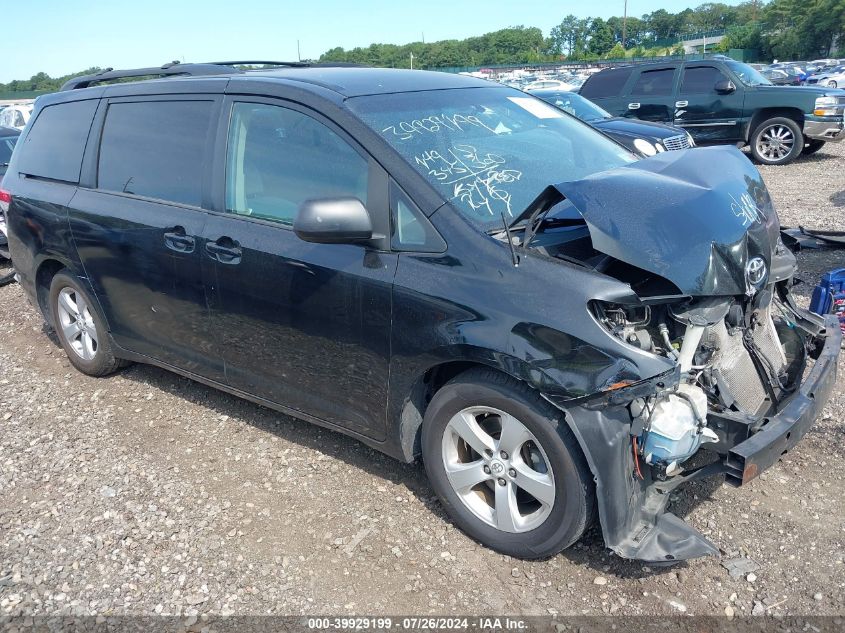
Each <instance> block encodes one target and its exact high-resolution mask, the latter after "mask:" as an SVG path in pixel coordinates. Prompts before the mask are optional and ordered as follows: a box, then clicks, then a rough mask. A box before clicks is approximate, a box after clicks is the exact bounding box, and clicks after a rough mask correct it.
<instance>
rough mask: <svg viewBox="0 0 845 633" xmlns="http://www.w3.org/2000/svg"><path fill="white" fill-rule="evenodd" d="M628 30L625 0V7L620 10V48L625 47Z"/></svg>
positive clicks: (626, 3) (626, 2)
mask: <svg viewBox="0 0 845 633" xmlns="http://www.w3.org/2000/svg"><path fill="white" fill-rule="evenodd" d="M627 31H628V0H625V8H624V9H623V10H622V48H625V39H626V37H625V36H626V35H627Z"/></svg>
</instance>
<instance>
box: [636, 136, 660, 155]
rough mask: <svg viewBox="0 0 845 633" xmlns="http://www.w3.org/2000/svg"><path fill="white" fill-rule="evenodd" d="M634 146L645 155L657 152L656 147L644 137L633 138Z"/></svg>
mask: <svg viewBox="0 0 845 633" xmlns="http://www.w3.org/2000/svg"><path fill="white" fill-rule="evenodd" d="M634 147H636V148H637V150H638V151H639V152H641V153H643V154H645V155H646V156H654V155H655V154H656V153H657V148H656V147H655V146H654V145H652V144H651V143H649V142H648V141H647V140H645V139H644V138H636V139H634Z"/></svg>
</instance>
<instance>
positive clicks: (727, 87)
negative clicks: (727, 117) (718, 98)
mask: <svg viewBox="0 0 845 633" xmlns="http://www.w3.org/2000/svg"><path fill="white" fill-rule="evenodd" d="M713 89H714V90H715V91H716V92H718V93H719V94H720V95H728V94H730V93H732V92H734V91H735V90H736V84H734V82H732V81H731V80H730V79H720V80H719V81H717V82H716V85H715V86H713Z"/></svg>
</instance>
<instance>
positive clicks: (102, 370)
mask: <svg viewBox="0 0 845 633" xmlns="http://www.w3.org/2000/svg"><path fill="white" fill-rule="evenodd" d="M50 311H51V315H52V317H53V327H54V328H55V330H56V335H57V336H58V337H59V341H60V342H61V344H62V347H63V348H64V350H65V353H66V354H67V357H68V360H69V361H70V362H71V364H72V365H73V366H74V367H76V368H77V369H78V370H79V371H81V372H82V373H84V374H88V375H89V376H106V375H108V374H110V373H112V372H114V371H115V370H117V369H119V368H120V367H122V366H124V365H125V361H122V360H121V359H119V358H115V356H114V348H113V347H112V343H111V340H110V339H109V335H108V331H107V329H106V326H105V321H104V320H103V317H102V315H101V314H100V312H99V310H98V309H97V307H96V304H95V303H94V302H93V301H92V299H91V297H90V296H89V295H88V293H87V292H86V291H85V290H84V289H83V288H82V283H81V282H80V281H79V279H77V278H76V277H75V276H74V275H72V274H70V273H68V272H66V271H61V272H59V273H57V274H56V276H55V277H53V281H52V283H51V284H50Z"/></svg>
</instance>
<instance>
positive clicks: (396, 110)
mask: <svg viewBox="0 0 845 633" xmlns="http://www.w3.org/2000/svg"><path fill="white" fill-rule="evenodd" d="M347 104H348V105H349V107H350V108H351V109H352V111H353V112H355V114H356V115H357V116H359V117H360V118H361V119H362V120H363V121H364V123H366V124H367V125H368V126H370V127H371V128H372V129H373V130H375V131H376V132H377V133H379V134H380V135H381V136H383V137H384V138H385V139H386V140H387V142H388V143H390V144H391V145H392V146H393V147H394V148H395V149H396V150H397V151H398V152H399V153H400V154H401V155H402V156H403V157H404V158H405V160H407V161H408V163H409V164H410V165H412V166H413V167H414V168H415V169H416V170H417V171H418V172H419V173H420V174H422V175H423V176H424V177H425V178H426V179H427V180H428V181H429V182H430V183H431V184H432V185H433V186H434V188H435V189H437V190H438V191H439V192H440V193H441V195H443V197H444V198H445V199H447V200H449V201H451V202H452V204H453V205H454V206H455V208H457V209H458V210H459V211H460V212H461V213H462V214H463V215H464V216H466V217H467V218H469V219H470V220H471V221H472V222H473V223H474V224H475V225H476V226H478V227H479V228H481V229H483V230H490V229H491V228H494V227H501V226H502V214H504V216H505V219H506V220H507V221H509V222H510V221H511V220H513V218H515V217H516V216H518V215H519V214H520V213H521V212H522V211H523V209H525V208H526V207H527V206H528V204H529V203H530V202H531V201H532V200H534V198H536V197H537V196H538V195H539V194H540V193H541V192H542V191H543V190H544V189H545V188H546V187H547V186H549V185H552V184H556V183H559V182H566V181H571V180H579V179H581V178H584V177H585V176H587V175H589V174H593V173H596V172H600V171H604V170H607V169H613V168H615V167H619V166H621V165H625V164H628V163H631V162H634V161H635V160H637V159H636V157H635V156H634V155H633V154H631V153H629V152H628V151H627V150H625V149H624V148H623V147H622V146H620V145H617V144H616V143H614V142H613V141H611V140H610V139H608V138H607V137H605V136H604V135H603V134H600V133H599V132H596V131H594V130H593V129H592V128H590V127H589V126H588V125H585V124H584V123H582V122H580V121H578V120H577V119H575V118H574V117H571V116H568V115H566V114H564V113H563V112H561V111H560V110H558V109H556V108H553V107H552V106H550V105H548V104H547V103H545V102H543V101H540V100H539V99H535V98H534V97H531V96H529V95H526V94H525V93H522V92H519V91H517V90H512V89H510V88H470V89H452V90H430V91H425V92H406V93H398V94H385V95H370V96H364V97H355V98H352V99H349V100H347Z"/></svg>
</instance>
